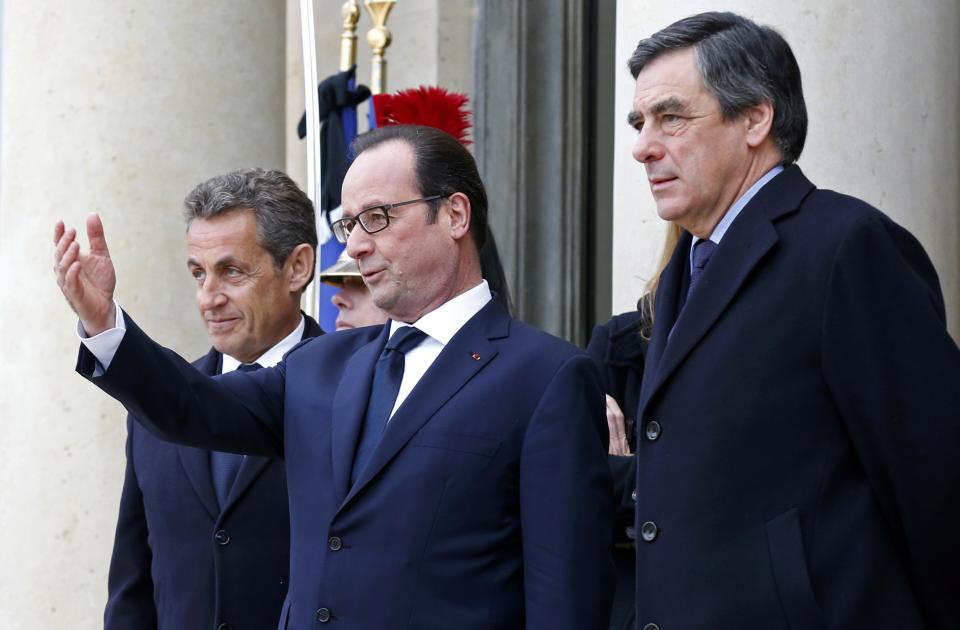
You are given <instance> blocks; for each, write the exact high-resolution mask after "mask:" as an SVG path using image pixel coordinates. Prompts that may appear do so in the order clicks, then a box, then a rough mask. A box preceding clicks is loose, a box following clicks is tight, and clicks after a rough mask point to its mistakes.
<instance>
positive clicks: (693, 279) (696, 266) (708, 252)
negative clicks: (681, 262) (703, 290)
mask: <svg viewBox="0 0 960 630" xmlns="http://www.w3.org/2000/svg"><path fill="white" fill-rule="evenodd" d="M716 251H717V244H716V243H714V242H713V241H697V244H696V245H694V247H693V264H692V266H691V267H690V286H689V287H688V288H687V300H689V299H690V296H691V295H692V294H693V287H695V286H697V283H698V282H700V276H701V275H703V270H704V269H706V268H707V263H708V262H710V257H711V256H713V254H714V252H716Z"/></svg>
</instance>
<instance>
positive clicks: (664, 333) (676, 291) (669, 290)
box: [638, 232, 691, 410]
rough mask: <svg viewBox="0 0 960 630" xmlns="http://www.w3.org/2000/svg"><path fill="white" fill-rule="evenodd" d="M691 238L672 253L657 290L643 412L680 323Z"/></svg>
mask: <svg viewBox="0 0 960 630" xmlns="http://www.w3.org/2000/svg"><path fill="white" fill-rule="evenodd" d="M690 240H691V238H690V234H688V233H686V232H684V233H683V235H682V236H681V237H680V240H679V241H678V242H677V246H676V248H674V250H673V256H671V257H670V262H669V263H667V266H666V267H665V268H664V270H663V273H662V274H661V276H660V283H659V285H658V288H657V295H656V301H655V302H654V305H653V309H654V311H653V333H652V334H651V336H650V344H649V346H648V348H647V357H646V360H645V361H644V367H643V374H644V376H645V378H644V379H643V381H642V385H641V386H640V406H639V407H638V409H641V410H642V409H643V407H644V404H645V403H646V400H647V399H648V398H649V396H650V393H651V391H652V390H653V384H654V381H655V376H656V374H657V368H658V366H659V365H660V360H661V357H662V356H663V352H664V349H665V348H666V346H667V339H668V338H669V337H670V331H671V330H673V326H674V324H675V323H676V321H677V311H678V310H679V308H680V293H681V291H683V290H684V289H685V288H686V282H685V276H686V274H687V257H686V253H685V252H688V251H689V250H690Z"/></svg>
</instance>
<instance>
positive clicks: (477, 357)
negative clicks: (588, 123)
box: [470, 352, 480, 361]
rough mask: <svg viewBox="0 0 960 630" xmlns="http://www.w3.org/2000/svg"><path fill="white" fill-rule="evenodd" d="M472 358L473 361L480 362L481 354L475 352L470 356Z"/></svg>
mask: <svg viewBox="0 0 960 630" xmlns="http://www.w3.org/2000/svg"><path fill="white" fill-rule="evenodd" d="M470 358H471V359H473V360H474V361H479V360H480V353H479V352H474V353H473V354H471V355H470Z"/></svg>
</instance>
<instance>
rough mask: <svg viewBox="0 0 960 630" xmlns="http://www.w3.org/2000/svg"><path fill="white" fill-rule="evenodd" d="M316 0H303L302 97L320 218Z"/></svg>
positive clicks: (310, 182)
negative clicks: (314, 5)
mask: <svg viewBox="0 0 960 630" xmlns="http://www.w3.org/2000/svg"><path fill="white" fill-rule="evenodd" d="M315 23H316V22H315V18H314V13H313V0H300V47H301V55H302V58H303V96H304V101H305V103H306V108H305V111H306V124H307V135H306V138H305V140H306V144H307V191H306V192H307V196H308V197H309V198H310V201H312V202H313V207H314V211H315V212H316V219H317V220H318V221H319V220H320V182H321V177H320V173H321V169H322V168H323V165H322V163H321V157H320V130H319V126H320V110H319V103H318V102H317V82H318V81H317V36H316V29H315V26H314V25H315ZM319 265H320V252H319V251H318V252H317V257H316V273H315V274H314V281H313V282H312V283H311V284H310V286H309V287H307V290H306V291H305V299H306V303H305V304H303V308H304V311H305V312H306V313H307V314H308V315H310V316H311V317H314V318H316V317H317V316H318V315H319V312H318V311H319V304H318V288H317V286H318V285H319V282H320V281H319V280H317V279H316V276H317V275H318V274H319V271H320V270H319Z"/></svg>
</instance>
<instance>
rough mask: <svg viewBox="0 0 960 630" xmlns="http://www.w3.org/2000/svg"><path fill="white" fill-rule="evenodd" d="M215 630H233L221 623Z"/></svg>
mask: <svg viewBox="0 0 960 630" xmlns="http://www.w3.org/2000/svg"><path fill="white" fill-rule="evenodd" d="M217 630H233V629H232V628H231V627H230V626H229V625H227V624H225V623H221V624H220V625H219V626H217Z"/></svg>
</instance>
